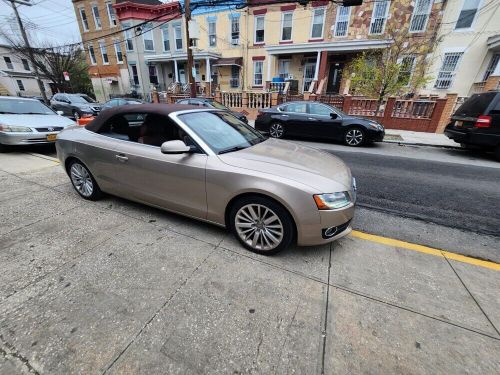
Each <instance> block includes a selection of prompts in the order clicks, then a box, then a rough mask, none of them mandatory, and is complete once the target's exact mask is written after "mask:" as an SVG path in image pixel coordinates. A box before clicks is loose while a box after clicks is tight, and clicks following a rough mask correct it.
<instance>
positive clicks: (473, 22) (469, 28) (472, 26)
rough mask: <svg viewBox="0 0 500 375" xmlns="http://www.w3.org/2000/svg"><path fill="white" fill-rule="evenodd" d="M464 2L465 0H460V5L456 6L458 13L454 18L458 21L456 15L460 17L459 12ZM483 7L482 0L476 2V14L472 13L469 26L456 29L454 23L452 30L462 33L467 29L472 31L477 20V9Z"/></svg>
mask: <svg viewBox="0 0 500 375" xmlns="http://www.w3.org/2000/svg"><path fill="white" fill-rule="evenodd" d="M464 4H465V0H462V6H461V7H460V8H458V14H457V16H456V20H457V22H458V17H460V13H462V9H463V8H464ZM482 7H483V0H480V1H479V3H478V4H477V11H476V14H474V19H473V20H472V23H471V24H470V27H467V28H463V29H456V28H455V27H456V23H455V27H453V32H455V33H463V32H468V31H474V26H475V24H476V21H477V15H478V13H479V11H480V10H481V8H482Z"/></svg>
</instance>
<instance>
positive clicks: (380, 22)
mask: <svg viewBox="0 0 500 375" xmlns="http://www.w3.org/2000/svg"><path fill="white" fill-rule="evenodd" d="M390 5H391V2H390V1H389V0H385V1H376V2H375V3H374V5H373V13H372V20H371V22H370V34H382V33H383V32H384V29H385V21H387V14H388V13H389V6H390Z"/></svg>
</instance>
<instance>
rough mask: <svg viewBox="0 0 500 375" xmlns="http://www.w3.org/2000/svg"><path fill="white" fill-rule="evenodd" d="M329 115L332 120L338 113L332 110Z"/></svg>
mask: <svg viewBox="0 0 500 375" xmlns="http://www.w3.org/2000/svg"><path fill="white" fill-rule="evenodd" d="M330 117H331V118H332V119H333V120H335V119H336V118H338V117H339V115H337V114H336V113H335V112H332V113H330Z"/></svg>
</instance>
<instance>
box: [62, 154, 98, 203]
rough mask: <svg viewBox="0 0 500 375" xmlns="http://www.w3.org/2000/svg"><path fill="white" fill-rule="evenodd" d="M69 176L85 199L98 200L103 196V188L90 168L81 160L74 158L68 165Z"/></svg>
mask: <svg viewBox="0 0 500 375" xmlns="http://www.w3.org/2000/svg"><path fill="white" fill-rule="evenodd" d="M68 173H69V177H70V179H71V183H72V184H73V187H74V188H75V190H76V192H77V193H78V194H80V196H81V197H82V198H84V199H88V200H91V201H95V200H98V199H99V198H101V196H102V192H101V189H99V186H98V185H97V182H96V181H95V179H94V177H93V176H92V174H91V173H90V171H89V170H88V168H87V167H86V166H85V165H84V164H83V163H82V162H80V161H79V160H73V161H71V163H70V164H69V167H68Z"/></svg>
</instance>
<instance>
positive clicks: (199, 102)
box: [177, 98, 248, 124]
mask: <svg viewBox="0 0 500 375" xmlns="http://www.w3.org/2000/svg"><path fill="white" fill-rule="evenodd" d="M177 103H178V104H189V105H196V106H199V107H207V108H215V109H222V110H224V111H227V112H229V113H231V114H232V115H233V116H234V117H236V118H237V119H240V120H241V121H243V122H244V123H245V124H248V119H247V117H246V116H245V115H244V114H243V113H239V112H236V111H232V110H231V109H229V108H227V107H226V106H225V105H224V104H222V103H219V102H218V101H216V100H214V99H207V98H186V99H179V100H177Z"/></svg>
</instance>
